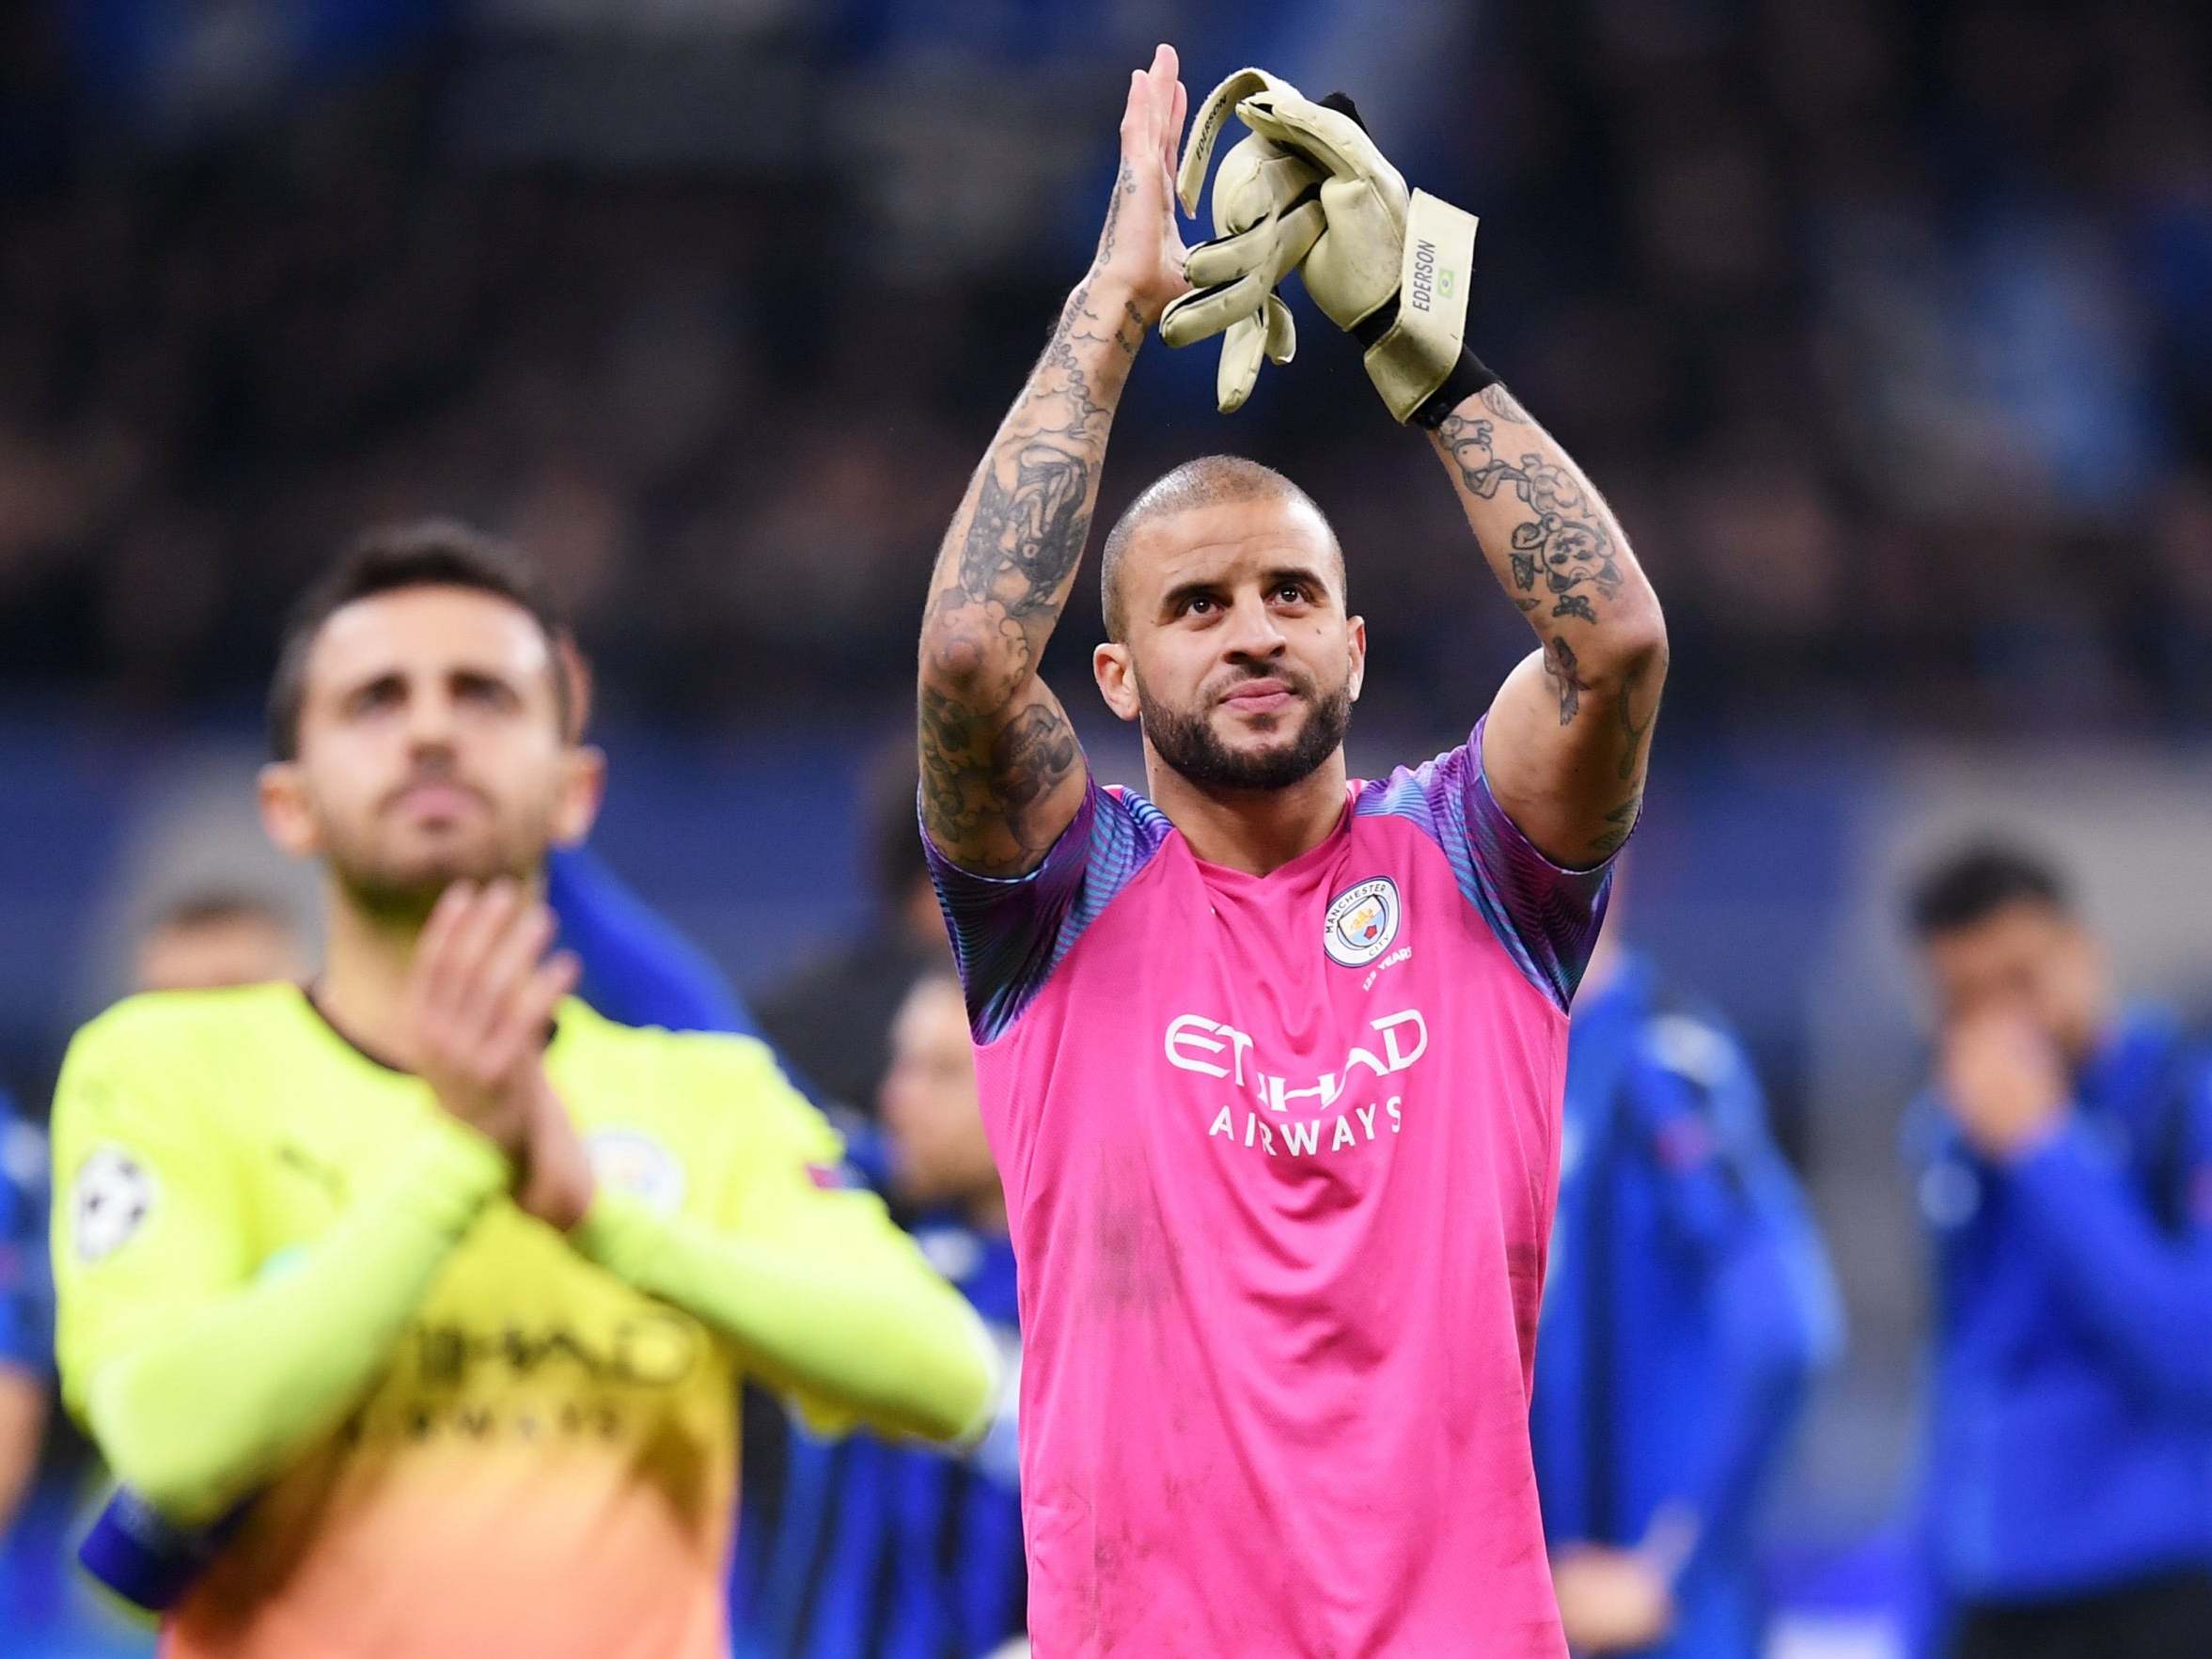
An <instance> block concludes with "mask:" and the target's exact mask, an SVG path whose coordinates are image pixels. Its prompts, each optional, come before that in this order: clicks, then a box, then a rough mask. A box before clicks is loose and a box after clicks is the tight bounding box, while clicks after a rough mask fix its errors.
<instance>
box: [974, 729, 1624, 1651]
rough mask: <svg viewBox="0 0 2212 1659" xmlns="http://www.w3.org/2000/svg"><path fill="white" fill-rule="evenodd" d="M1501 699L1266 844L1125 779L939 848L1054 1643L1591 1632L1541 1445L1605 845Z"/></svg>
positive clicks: (1513, 1647) (1521, 1645)
mask: <svg viewBox="0 0 2212 1659" xmlns="http://www.w3.org/2000/svg"><path fill="white" fill-rule="evenodd" d="M1482 741H1483V731H1482V728H1481V727H1480V726H1478V727H1477V728H1475V731H1474V734H1473V736H1472V737H1471V738H1470V739H1469V741H1468V743H1467V745H1466V746H1464V747H1462V748H1458V749H1453V750H1451V752H1449V753H1447V754H1444V755H1440V756H1438V757H1437V758H1436V759H1435V760H1433V761H1431V762H1429V763H1428V764H1427V765H1425V766H1422V767H1420V768H1419V769H1418V770H1412V771H1408V770H1405V769H1403V768H1402V769H1400V770H1399V771H1398V772H1396V773H1395V774H1393V775H1391V776H1390V778H1389V779H1388V780H1387V781H1383V782H1373V783H1357V784H1354V785H1353V786H1352V787H1351V789H1350V790H1349V798H1348V800H1347V803H1346V805H1347V810H1346V812H1345V814H1344V818H1343V822H1341V823H1340V824H1339V825H1338V827H1337V828H1336V830H1335V831H1334V832H1333V833H1332V834H1331V835H1330V836H1329V837H1328V838H1327V839H1326V840H1325V841H1323V842H1322V843H1321V844H1320V845H1319V846H1317V847H1315V848H1313V849H1312V850H1311V851H1310V852H1309V853H1305V854H1304V855H1303V856H1301V857H1299V858H1296V859H1294V860H1293V861H1292V862H1291V863H1289V864H1287V865H1285V866H1283V867H1282V868H1281V869H1278V870H1276V871H1274V872H1273V873H1272V874H1269V875H1266V876H1251V875H1246V874H1243V873H1240V872H1238V871H1235V870H1230V869H1221V868H1219V867H1217V866H1214V865H1209V864H1205V863H1203V862H1201V861H1200V859H1199V858H1197V857H1196V856H1195V855H1194V854H1193V853H1192V852H1191V850H1190V848H1189V846H1188V845H1187V844H1186V843H1185V842H1184V839H1183V837H1182V836H1181V835H1180V834H1179V833H1177V831H1176V830H1175V829H1174V827H1173V826H1172V825H1171V824H1169V822H1168V821H1167V819H1166V817H1165V816H1164V815H1163V814H1161V813H1160V811H1159V810H1158V809H1157V808H1156V807H1154V806H1153V805H1152V804H1151V803H1150V802H1148V801H1146V800H1144V799H1143V798H1142V797H1141V796H1138V795H1136V794H1133V793H1129V792H1126V791H1123V790H1111V789H1100V788H1099V787H1097V786H1096V785H1095V784H1094V785H1093V786H1092V787H1091V789H1090V793H1089V795H1088V797H1087V798H1086V800H1085V801H1084V803H1083V806H1082V809H1081V811H1080V812H1079V813H1078V814H1077V816H1076V818H1075V822H1074V823H1073V824H1072V825H1071V826H1070V827H1069V829H1068V831H1067V833H1066V834H1065V835H1064V836H1062V837H1060V839H1059V843H1058V844H1057V845H1056V846H1055V847H1054V848H1053V850H1052V852H1051V853H1050V854H1049V855H1048V856H1047V857H1046V859H1045V861H1044V864H1043V866H1042V867H1041V868H1040V869H1038V870H1036V871H1035V872H1034V873H1033V874H1031V875H1029V876H1028V877H1026V878H1024V879H1022V880H1019V881H993V880H990V879H987V878H984V877H980V876H975V875H971V874H968V873H967V872H965V871H964V870H961V869H957V868H956V867H954V866H952V865H951V864H949V862H947V861H946V860H945V859H943V858H942V857H941V856H939V855H937V854H936V853H935V851H934V849H933V850H932V863H933V869H934V871H935V875H936V880H937V887H938V893H939V896H940V898H941V899H942V900H943V902H944V906H945V911H946V915H947V917H948V920H949V925H950V928H951V931H952V936H953V943H954V949H955V953H956V955H957V956H958V958H959V961H960V966H961V971H962V976H963V978H964V979H965V983H966V987H967V998H968V1007H969V1012H970V1016H971V1021H972V1024H973V1027H974V1032H975V1037H976V1061H977V1068H978V1072H979V1074H980V1082H981V1086H982V1098H983V1112H984V1121H985V1125H986V1127H987V1129H988V1131H989V1134H990V1137H991V1144H992V1148H993V1150H994V1152H995V1154H996V1158H997V1162H998V1168H999V1172H1000V1174H1001V1176H1002V1177H1003V1179H1004V1182H1005V1186H1006V1197H1007V1202H1008V1205H1009V1207H1010V1210H1011V1213H1012V1229H1013V1244H1014V1250H1015V1253H1016V1258H1017V1260H1018V1262H1019V1270H1020V1279H1021V1291H1020V1300H1021V1322H1022V1338H1023V1363H1022V1384H1021V1401H1020V1425H1021V1476H1022V1505H1023V1511H1024V1522H1023V1525H1024V1529H1025V1532H1026V1535H1027V1541H1028V1557H1029V1573H1030V1586H1029V1621H1030V1631H1031V1635H1032V1637H1033V1639H1034V1642H1035V1645H1036V1651H1037V1652H1038V1654H1039V1656H1040V1659H1075V1656H1077V1655H1090V1654H1106V1653H1119V1654H1126V1655H1131V1656H1133V1659H1135V1656H1141V1659H1180V1656H1183V1655H1191V1656H1194V1659H1245V1656H1247V1655H1250V1656H1268V1659H1273V1656H1276V1655H1316V1656H1319V1655H1327V1656H1329V1659H1357V1656H1359V1655H1366V1654H1379V1653H1388V1654H1405V1655H1415V1656H1418V1659H1426V1656H1428V1655H1445V1654H1454V1655H1456V1654H1469V1655H1484V1656H1490V1655H1496V1656H1498V1659H1506V1656H1509V1655H1510V1656H1512V1659H1522V1656H1524V1655H1544V1656H1545V1659H1555V1656H1559V1655H1563V1654H1564V1653H1565V1652H1566V1645H1565V1642H1564V1640H1563V1639H1562V1637H1561V1634H1560V1625H1559V1614H1558V1610H1557V1608H1556V1606H1555V1604H1554V1603H1553V1599H1552V1593H1551V1577H1550V1573H1549V1571H1548V1569H1547V1567H1546V1565H1545V1549H1544V1528H1543V1524H1542V1521H1541V1518H1540V1517H1539V1514H1538V1510H1537V1502H1536V1485H1535V1475H1534V1471H1533V1468H1532V1467H1531V1464H1530V1452H1529V1397H1530V1374H1531V1370H1532V1367H1533V1364H1534V1343H1535V1331H1536V1315H1537V1308H1538V1305H1539V1302H1540V1300H1541V1297H1542V1294H1543V1283H1544V1262H1545V1244H1546V1241H1547V1240H1548V1238H1549V1236H1550V1232H1551V1213H1552V1199H1553V1195H1554V1192H1555V1189H1556V1186H1557V1182H1558V1173H1559V1171H1558V1155H1559V1135H1560V1097H1561V1086H1562V1082H1563V1079H1564V1075H1565V1068H1566V1055H1567V1014H1566V1008H1567V1003H1568V1000H1569V998H1570V997H1571V996H1572V995H1573V993H1574V987H1575V984H1576V982H1577V980H1578V979H1579V978H1580V977H1581V973H1582V968H1583V966H1584V964H1585V963H1587V961H1588V960H1589V955H1590V948H1591V946H1592V943H1593V942H1594V940H1595V938H1596V935H1597V929H1598V923H1599V921H1600V919H1601V917H1602V916H1603V915H1604V910H1605V900H1606V893H1607V889H1608V883H1609V878H1608V875H1607V874H1606V873H1605V872H1604V871H1602V870H1598V871H1590V872H1579V873H1578V872H1570V871H1565V870H1561V869H1558V868H1556V867H1555V866H1553V865H1552V864H1550V863H1549V862H1548V861H1547V860H1546V859H1545V858H1544V857H1543V855H1542V854H1540V853H1538V852H1537V851H1536V850H1535V848H1534V847H1532V846H1531V845H1530V843H1529V841H1528V839H1527V838H1526V837H1524V836H1522V835H1521V833H1520V832H1519V831H1518V830H1517V829H1516V828H1515V827H1514V824H1513V823H1512V822H1511V821H1509V820H1508V819H1507V817H1506V816H1505V813H1504V811H1503V810H1502V809H1501V808H1500V807H1499V806H1498V803H1497V801H1496V800H1495V799H1494V798H1493V797H1492V795H1491V793H1490V790H1489V786H1488V784H1487V783H1486V782H1485V781H1484V779H1483V770H1482V759H1481V757H1482Z"/></svg>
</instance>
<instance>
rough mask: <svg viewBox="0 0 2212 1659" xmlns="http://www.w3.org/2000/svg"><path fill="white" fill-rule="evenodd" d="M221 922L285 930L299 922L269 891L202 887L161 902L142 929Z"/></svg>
mask: <svg viewBox="0 0 2212 1659" xmlns="http://www.w3.org/2000/svg"><path fill="white" fill-rule="evenodd" d="M222 922H266V923H267V924H268V925H269V926H271V927H273V928H276V929H279V930H280V931H284V932H287V933H289V932H291V931H293V930H294V929H295V928H296V927H297V926H298V925H299V924H298V918H297V917H296V916H293V914H292V909H291V906H290V904H288V903H286V902H285V901H284V900H281V899H278V898H276V897H275V895H273V894H269V893H251V892H248V891H246V890H245V889H244V888H243V887H202V888H196V889H194V890H193V891H191V892H187V893H184V894H182V895H180V897H178V898H175V899H172V900H169V901H168V902H167V903H165V904H164V905H163V906H162V907H161V908H160V909H159V910H157V911H155V912H154V913H153V916H152V919H151V920H149V922H148V923H147V925H146V931H148V932H149V933H163V932H167V931H169V930H171V929H172V928H181V929H192V928H206V927H213V926H215V925H216V924H218V923H222Z"/></svg>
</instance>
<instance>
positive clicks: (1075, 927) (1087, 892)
mask: <svg viewBox="0 0 2212 1659" xmlns="http://www.w3.org/2000/svg"><path fill="white" fill-rule="evenodd" d="M1168 827H1169V825H1168V821H1167V819H1166V817H1165V816H1164V815H1163V814H1161V812H1160V811H1159V810H1158V808H1156V807H1154V806H1152V805H1151V804H1150V803H1149V802H1144V801H1140V800H1137V799H1136V798H1133V797H1131V796H1129V795H1126V794H1124V793H1122V791H1121V790H1113V789H1106V788H1103V787H1101V785H1100V784H1099V782H1098V780H1097V778H1096V777H1095V776H1093V777H1092V778H1091V780H1090V784H1089V785H1088V787H1087V788H1086V789H1085V790H1084V792H1083V804H1082V806H1079V807H1077V808H1076V810H1075V820H1074V822H1071V823H1070V824H1069V825H1068V827H1067V828H1066V829H1065V830H1063V831H1061V832H1060V837H1059V840H1057V841H1055V842H1054V843H1053V844H1052V847H1051V850H1050V851H1048V852H1047V853H1045V855H1044V862H1043V863H1042V864H1040V865H1039V866H1038V867H1037V868H1036V869H1033V870H1031V871H1030V872H1029V873H1028V875H1025V876H1014V877H1012V878H1001V877H995V876H983V875H977V874H976V873H974V872H973V871H972V870H966V869H962V868H961V867H960V866H959V865H957V864H955V863H954V862H953V861H952V860H951V859H949V858H948V857H946V856H945V854H944V853H942V852H940V851H939V850H938V847H937V844H936V842H935V841H933V840H932V839H931V838H930V835H929V832H928V830H926V829H924V830H923V831H922V832H921V838H922V846H923V848H924V849H925V850H926V852H927V853H928V855H929V864H930V878H931V880H932V881H933V882H934V883H935V884H936V888H937V902H938V904H939V905H940V906H941V907H942V908H943V910H944V912H945V926H946V929H947V931H949V932H950V934H951V935H952V956H953V960H954V962H955V963H958V965H959V968H960V980H961V984H962V985H963V987H965V991H966V993H967V1012H968V1025H969V1028H970V1029H971V1030H972V1031H973V1032H974V1033H975V1037H976V1041H978V1042H989V1041H993V1040H994V1039H996V1038H997V1037H999V1036H1002V1035H1003V1034H1004V1033H1005V1032H1006V1031H1007V1030H1008V1029H1009V1028H1011V1027H1012V1025H1013V1023H1014V1021H1015V1020H1017V1019H1019V1018H1020V1017H1021V1013H1022V1010H1023V1009H1026V1008H1028V1005H1029V1004H1030V1002H1031V1001H1033V1000H1034V999H1035V997H1036V995H1037V994H1038V993H1039V992H1040V991H1042V990H1043V989H1044V984H1045V981H1046V980H1047V979H1049V978H1051V976H1052V971H1053V970H1054V969H1055V968H1057V967H1058V966H1059V964H1060V963H1061V961H1062V960H1063V959H1065V957H1066V956H1067V954H1068V952H1069V951H1070V950H1072V949H1074V948H1075V941H1076V940H1077V939H1079V938H1081V937H1082V935H1083V931H1084V930H1085V929H1086V928H1088V927H1090V924H1091V923H1092V922H1094V921H1096V920H1097V919H1098V917H1099V915H1100V913H1102V912H1103V911H1104V910H1105V909H1106V906H1107V905H1108V904H1109V903H1111V902H1112V901H1113V900H1114V897H1115V896H1116V895H1117V894H1119V893H1120V892H1121V891H1122V889H1123V888H1124V887H1126V886H1127V885H1128V884H1130V882H1131V881H1132V880H1134V879H1135V878H1136V875H1137V871H1138V870H1140V869H1143V868H1144V865H1145V862H1146V861H1147V860H1148V859H1149V858H1151V856H1152V855H1153V853H1156V852H1157V851H1158V850H1159V847H1160V843H1161V842H1162V841H1163V840H1165V839H1166V838H1167V833H1168Z"/></svg>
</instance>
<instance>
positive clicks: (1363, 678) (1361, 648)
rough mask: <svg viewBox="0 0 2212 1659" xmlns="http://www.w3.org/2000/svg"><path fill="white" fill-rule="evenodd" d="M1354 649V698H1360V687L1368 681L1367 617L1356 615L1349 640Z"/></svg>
mask: <svg viewBox="0 0 2212 1659" xmlns="http://www.w3.org/2000/svg"><path fill="white" fill-rule="evenodd" d="M1348 643H1349V645H1350V647H1351V650H1352V679H1351V688H1352V700H1353V701H1354V702H1357V701H1358V700H1359V688H1360V687H1361V686H1362V685H1365V684H1366V683H1367V618H1365V617H1354V618H1352V633H1351V638H1350V640H1349V642H1348Z"/></svg>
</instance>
